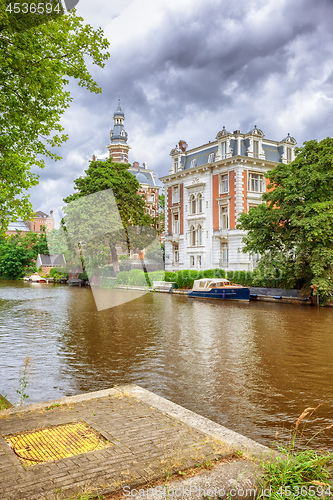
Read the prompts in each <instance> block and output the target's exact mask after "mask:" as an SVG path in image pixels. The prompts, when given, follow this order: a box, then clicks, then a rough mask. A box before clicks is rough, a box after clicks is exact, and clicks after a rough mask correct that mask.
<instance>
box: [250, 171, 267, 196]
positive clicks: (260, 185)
mask: <svg viewBox="0 0 333 500" xmlns="http://www.w3.org/2000/svg"><path fill="white" fill-rule="evenodd" d="M264 186H265V178H264V175H263V174H258V173H255V172H249V178H248V183H247V190H248V192H249V193H264V191H265V189H264Z"/></svg>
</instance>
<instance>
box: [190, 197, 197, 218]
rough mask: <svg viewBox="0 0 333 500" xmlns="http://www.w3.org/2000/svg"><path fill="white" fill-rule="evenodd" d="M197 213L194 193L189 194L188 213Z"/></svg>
mask: <svg viewBox="0 0 333 500" xmlns="http://www.w3.org/2000/svg"><path fill="white" fill-rule="evenodd" d="M196 213H197V200H196V199H195V196H194V194H191V196H190V214H191V215H195V214H196Z"/></svg>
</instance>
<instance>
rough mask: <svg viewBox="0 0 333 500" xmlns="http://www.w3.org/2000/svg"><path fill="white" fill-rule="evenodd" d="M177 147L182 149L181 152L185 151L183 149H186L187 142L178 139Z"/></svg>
mask: <svg viewBox="0 0 333 500" xmlns="http://www.w3.org/2000/svg"><path fill="white" fill-rule="evenodd" d="M178 147H179V149H180V150H181V151H183V153H185V151H186V150H187V147H188V146H187V144H186V142H185V141H179V142H178Z"/></svg>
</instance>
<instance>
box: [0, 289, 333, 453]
mask: <svg viewBox="0 0 333 500" xmlns="http://www.w3.org/2000/svg"><path fill="white" fill-rule="evenodd" d="M0 321H1V323H0V393H1V394H3V395H7V397H8V399H9V400H10V401H12V402H13V403H15V402H17V401H18V399H19V394H18V393H17V390H19V387H20V383H19V379H20V376H21V370H22V366H23V363H24V359H25V358H26V357H27V356H29V357H30V358H31V360H32V365H31V370H32V371H31V375H29V378H28V386H27V388H26V390H25V393H26V394H28V395H29V398H28V399H27V402H40V401H45V400H49V399H55V398H59V397H62V396H71V395H75V394H80V393H83V392H88V391H95V390H100V389H106V388H109V387H112V386H114V385H117V384H118V385H119V384H125V383H135V384H138V385H140V386H142V387H145V388H146V389H149V390H151V391H153V392H155V393H157V394H159V395H161V396H164V397H166V398H169V399H170V400H172V401H174V402H175V403H178V404H181V405H183V406H185V407H186V408H189V409H190V410H193V411H195V412H197V413H199V414H201V415H204V416H206V417H208V418H210V419H212V420H214V421H216V422H218V423H220V424H222V425H225V426H226V427H229V428H230V429H233V430H235V431H237V432H240V433H242V434H244V435H246V436H248V437H251V438H253V439H255V440H257V441H259V442H260V443H263V444H266V445H272V443H273V442H275V441H276V440H277V441H279V442H280V443H282V444H286V443H287V440H288V439H289V436H290V434H289V431H290V429H292V427H293V425H294V424H295V422H296V420H297V418H298V416H299V415H300V414H301V413H302V411H303V410H304V409H305V408H306V407H314V406H317V405H318V404H320V403H322V406H321V407H320V408H319V409H318V410H317V412H316V413H315V415H314V418H312V421H311V423H309V424H308V427H307V431H306V432H307V434H306V435H307V436H309V437H310V436H312V435H313V434H314V433H315V432H316V431H318V430H319V429H321V428H323V427H325V426H327V425H329V424H331V423H333V342H332V337H333V309H332V308H315V307H306V306H294V305H289V304H284V305H283V304H278V303H277V304H275V303H263V302H262V303H260V302H258V303H255V302H253V303H252V302H250V303H228V302H216V301H205V300H195V299H187V297H186V296H178V295H170V294H157V293H155V294H153V293H148V294H146V295H143V296H142V297H140V298H138V299H136V300H133V301H132V302H128V303H125V304H123V305H120V306H118V307H114V308H111V309H106V310H104V311H99V312H98V311H97V309H96V306H95V303H94V300H93V297H92V293H91V290H90V289H89V288H76V287H67V286H54V285H44V284H29V283H23V282H8V281H7V282H4V281H2V282H0ZM311 444H312V446H314V447H317V448H320V447H325V448H326V447H327V448H329V449H330V450H331V451H333V430H330V431H326V432H322V433H320V434H319V435H318V436H317V438H316V439H315V440H314V441H313V442H312V443H311Z"/></svg>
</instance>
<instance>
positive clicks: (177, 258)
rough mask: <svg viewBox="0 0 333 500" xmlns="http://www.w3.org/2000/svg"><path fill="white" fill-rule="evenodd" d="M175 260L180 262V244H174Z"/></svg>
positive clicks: (176, 262)
mask: <svg viewBox="0 0 333 500" xmlns="http://www.w3.org/2000/svg"><path fill="white" fill-rule="evenodd" d="M173 261H174V263H175V264H179V245H173Z"/></svg>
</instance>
